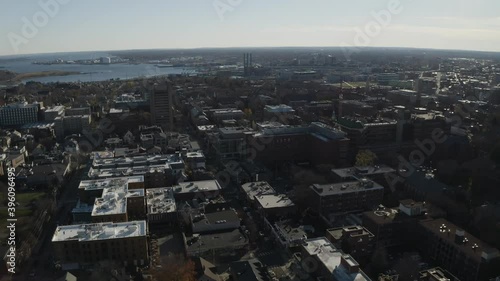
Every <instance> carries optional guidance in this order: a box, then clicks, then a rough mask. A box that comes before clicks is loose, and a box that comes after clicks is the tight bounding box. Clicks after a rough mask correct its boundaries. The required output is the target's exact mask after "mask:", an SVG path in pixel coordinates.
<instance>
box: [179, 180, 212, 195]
mask: <svg viewBox="0 0 500 281" xmlns="http://www.w3.org/2000/svg"><path fill="white" fill-rule="evenodd" d="M173 188H174V194H178V193H181V194H182V193H197V192H209V191H218V190H220V189H221V186H220V184H219V182H218V181H217V180H204V181H187V182H181V183H179V184H178V185H176V186H174V187H173Z"/></svg>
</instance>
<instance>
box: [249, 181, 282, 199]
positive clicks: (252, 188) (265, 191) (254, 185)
mask: <svg viewBox="0 0 500 281" xmlns="http://www.w3.org/2000/svg"><path fill="white" fill-rule="evenodd" d="M241 188H242V189H243V191H245V193H246V194H247V196H248V198H250V200H252V201H253V200H255V196H259V195H270V194H276V191H275V190H274V188H273V187H272V186H271V185H270V184H269V183H268V182H267V181H259V182H247V183H245V184H242V185H241Z"/></svg>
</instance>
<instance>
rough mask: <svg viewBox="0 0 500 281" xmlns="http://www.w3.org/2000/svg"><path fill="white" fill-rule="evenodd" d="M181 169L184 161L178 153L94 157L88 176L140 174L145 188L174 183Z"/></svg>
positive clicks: (111, 176)
mask: <svg viewBox="0 0 500 281" xmlns="http://www.w3.org/2000/svg"><path fill="white" fill-rule="evenodd" d="M183 171H184V161H183V160H182V157H181V155H180V154H161V155H140V156H131V157H117V158H94V159H93V161H92V167H91V168H90V170H89V172H88V177H89V178H90V179H105V178H116V177H124V176H139V175H141V176H144V185H145V186H146V188H155V187H163V186H169V185H174V184H175V183H176V182H177V179H179V178H180V177H181V176H182V173H183Z"/></svg>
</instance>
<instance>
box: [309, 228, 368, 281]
mask: <svg viewBox="0 0 500 281" xmlns="http://www.w3.org/2000/svg"><path fill="white" fill-rule="evenodd" d="M302 247H303V248H304V249H305V250H306V251H307V253H308V254H309V255H311V256H316V257H317V258H318V260H319V261H320V262H321V263H322V264H323V266H324V267H325V268H327V269H328V271H329V272H331V273H332V275H333V276H334V277H335V278H334V279H335V280H339V281H344V280H345V281H370V280H371V279H370V278H369V277H368V276H367V275H366V274H365V273H364V272H363V271H361V270H359V272H353V273H350V272H349V271H348V270H347V268H345V267H344V266H343V265H342V264H341V261H342V258H344V260H345V261H346V262H347V263H348V264H349V265H350V266H358V263H357V262H356V261H355V260H354V259H353V258H352V257H351V256H350V255H346V254H344V253H343V252H342V251H340V250H337V248H335V246H333V245H332V243H331V242H330V241H328V240H327V239H326V238H325V237H319V238H314V239H309V240H306V242H305V243H304V244H303V245H302Z"/></svg>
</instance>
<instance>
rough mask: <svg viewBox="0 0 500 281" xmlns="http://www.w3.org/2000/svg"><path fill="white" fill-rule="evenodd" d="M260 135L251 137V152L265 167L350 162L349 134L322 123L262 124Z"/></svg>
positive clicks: (249, 145)
mask: <svg viewBox="0 0 500 281" xmlns="http://www.w3.org/2000/svg"><path fill="white" fill-rule="evenodd" d="M258 126H259V127H260V128H261V129H260V131H259V132H258V133H254V134H252V135H251V136H250V139H249V142H248V149H252V148H254V149H252V150H251V151H252V152H254V153H255V154H256V159H257V160H258V161H260V162H262V163H264V164H271V165H273V164H276V159H280V160H279V162H280V163H283V162H294V163H311V164H313V165H319V164H336V165H343V164H345V163H346V161H347V155H348V149H349V139H348V138H347V137H346V134H345V133H344V132H342V131H339V130H337V129H335V128H333V127H330V126H328V125H326V124H323V123H320V122H313V123H311V124H310V125H302V126H289V125H283V124H281V123H277V122H273V123H263V124H258Z"/></svg>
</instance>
